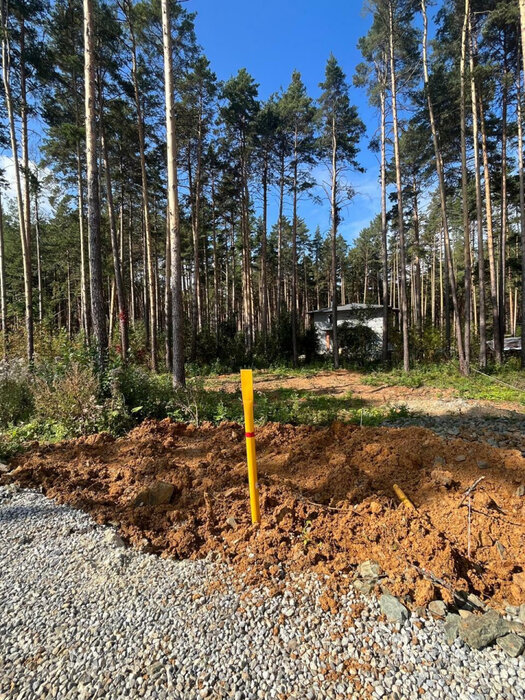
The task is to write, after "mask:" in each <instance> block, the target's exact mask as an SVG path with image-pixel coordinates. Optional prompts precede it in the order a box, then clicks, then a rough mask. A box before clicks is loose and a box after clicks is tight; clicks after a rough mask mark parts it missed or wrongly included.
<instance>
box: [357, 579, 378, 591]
mask: <svg viewBox="0 0 525 700" xmlns="http://www.w3.org/2000/svg"><path fill="white" fill-rule="evenodd" d="M376 583H377V580H375V579H369V578H366V579H362V578H358V579H357V580H355V581H354V583H353V586H354V588H355V590H356V591H357V592H358V593H360V594H361V595H370V594H371V593H372V591H373V590H374V588H375V587H376Z"/></svg>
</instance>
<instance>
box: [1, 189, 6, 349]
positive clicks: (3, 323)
mask: <svg viewBox="0 0 525 700" xmlns="http://www.w3.org/2000/svg"><path fill="white" fill-rule="evenodd" d="M0 324H1V326H2V358H3V359H4V360H6V359H7V298H6V288H5V251H4V210H3V206H2V193H1V191H0Z"/></svg>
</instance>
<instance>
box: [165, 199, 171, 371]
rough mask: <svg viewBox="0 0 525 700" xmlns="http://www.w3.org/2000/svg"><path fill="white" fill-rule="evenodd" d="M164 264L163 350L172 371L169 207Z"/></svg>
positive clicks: (167, 210)
mask: <svg viewBox="0 0 525 700" xmlns="http://www.w3.org/2000/svg"><path fill="white" fill-rule="evenodd" d="M165 255H166V266H165V272H164V278H165V287H164V319H165V320H164V326H165V333H164V336H165V350H164V357H165V362H166V369H167V370H168V372H170V373H172V372H173V340H172V331H173V329H172V325H171V317H172V314H173V310H172V306H171V286H170V279H171V245H170V212H169V207H167V208H166V253H165Z"/></svg>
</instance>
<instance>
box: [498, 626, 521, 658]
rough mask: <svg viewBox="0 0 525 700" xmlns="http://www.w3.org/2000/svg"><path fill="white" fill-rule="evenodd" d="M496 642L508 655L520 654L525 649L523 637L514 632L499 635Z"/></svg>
mask: <svg viewBox="0 0 525 700" xmlns="http://www.w3.org/2000/svg"><path fill="white" fill-rule="evenodd" d="M496 644H497V645H498V646H499V647H500V648H501V649H503V651H504V652H505V653H506V654H508V656H512V657H515V656H521V654H523V651H524V650H525V639H523V637H520V636H518V635H517V634H514V632H511V633H510V634H506V635H505V636H504V637H499V639H497V640H496Z"/></svg>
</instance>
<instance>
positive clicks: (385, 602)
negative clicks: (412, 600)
mask: <svg viewBox="0 0 525 700" xmlns="http://www.w3.org/2000/svg"><path fill="white" fill-rule="evenodd" d="M379 606H380V608H381V612H382V613H383V615H385V616H386V619H387V620H388V621H389V622H405V620H408V618H409V616H410V613H409V612H408V610H407V608H406V607H405V606H404V605H403V603H401V601H400V600H398V599H397V598H396V597H395V596H393V595H390V594H389V593H383V595H382V596H381V597H380V598H379Z"/></svg>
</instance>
